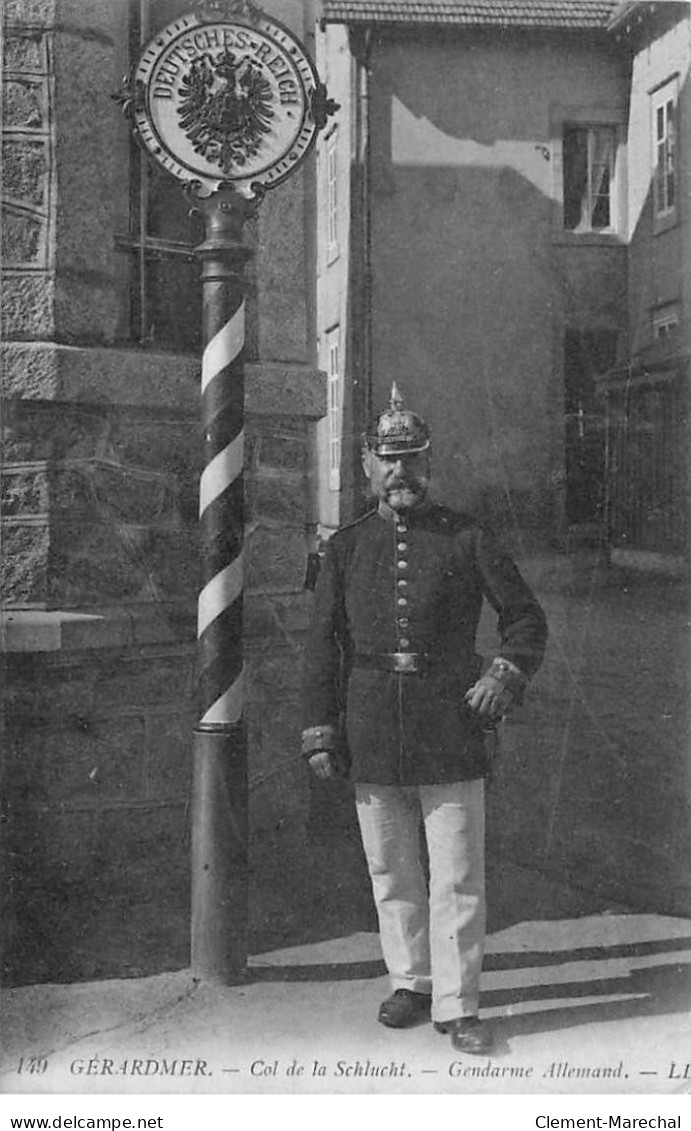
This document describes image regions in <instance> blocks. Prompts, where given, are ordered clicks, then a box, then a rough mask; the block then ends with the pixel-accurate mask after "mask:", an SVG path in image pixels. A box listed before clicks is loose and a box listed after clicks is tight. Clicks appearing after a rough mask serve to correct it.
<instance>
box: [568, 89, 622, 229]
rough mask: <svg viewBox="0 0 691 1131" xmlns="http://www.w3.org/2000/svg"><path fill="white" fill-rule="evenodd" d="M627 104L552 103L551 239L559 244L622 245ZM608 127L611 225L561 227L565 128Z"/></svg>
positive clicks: (591, 128) (594, 128)
mask: <svg viewBox="0 0 691 1131" xmlns="http://www.w3.org/2000/svg"><path fill="white" fill-rule="evenodd" d="M626 113H627V111H626V106H625V105H623V104H622V105H598V106H587V105H575V106H571V105H568V106H567V105H561V104H559V105H552V106H551V107H550V137H551V151H550V154H549V156H550V158H551V164H552V197H553V200H554V202H555V205H556V207H555V209H554V226H553V242H554V243H558V244H559V243H561V244H566V245H568V244H580V245H587V244H623V243H624V242H625V240H626V231H627V214H626V131H625V128H624V127H625V123H626ZM568 126H571V127H573V128H575V129H583V130H596V129H611V130H612V131H613V133H614V160H613V166H614V168H613V176H612V178H611V183H610V224H609V227H607V228H587V229H580V228H579V229H569V228H566V227H564V130H565V128H566V127H568Z"/></svg>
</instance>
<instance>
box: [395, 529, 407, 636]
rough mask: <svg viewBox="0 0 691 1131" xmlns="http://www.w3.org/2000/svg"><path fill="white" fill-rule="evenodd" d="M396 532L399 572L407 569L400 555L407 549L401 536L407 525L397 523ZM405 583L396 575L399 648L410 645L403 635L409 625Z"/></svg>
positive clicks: (405, 581) (403, 578) (405, 532)
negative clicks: (400, 633)
mask: <svg viewBox="0 0 691 1131" xmlns="http://www.w3.org/2000/svg"><path fill="white" fill-rule="evenodd" d="M396 533H397V534H398V535H399V536H401V537H399V540H398V541H397V542H396V551H397V553H398V554H399V555H400V556H399V557H398V561H397V563H396V565H397V569H398V571H399V573H400V572H403V571H405V570H407V568H408V563H407V561H406V560H405V558H404V557H403V556H402V555H403V554H405V552H406V550H407V549H408V543H407V542H406V541H405V538H404V537H403V536H404V535H405V534H407V533H408V527H407V526H406V525H405V523H403V522H399V523H397V525H396ZM407 585H408V581H407V579H406V578H405V577H397V579H396V586H397V589H398V594H399V595H398V597H397V599H396V603H397V605H398V611H399V614H403V615H399V617H398V627H399V629H402V630H403V636H401V637H399V641H398V646H399V648H400V649H401V650H405V649H406V648H409V647H410V640H409V639H408V637H407V636H406V635H405V633H406V631H407V629H408V628H409V627H410V620H409V619H408V617H407V616H405V613H406V612H407V609H408V599H407V597H406V596H405V590H406V588H407Z"/></svg>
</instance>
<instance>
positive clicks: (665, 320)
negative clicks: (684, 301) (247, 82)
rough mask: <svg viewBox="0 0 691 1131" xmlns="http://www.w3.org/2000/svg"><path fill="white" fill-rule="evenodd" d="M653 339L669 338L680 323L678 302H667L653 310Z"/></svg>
mask: <svg viewBox="0 0 691 1131" xmlns="http://www.w3.org/2000/svg"><path fill="white" fill-rule="evenodd" d="M652 325H653V339H654V340H655V341H658V339H660V338H667V337H669V335H670V334H673V333H674V332H675V330H676V329H677V326H678V325H679V307H678V305H677V303H676V302H668V303H665V305H664V306H658V307H657V309H655V310H653V312H652Z"/></svg>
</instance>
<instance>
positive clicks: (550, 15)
mask: <svg viewBox="0 0 691 1131" xmlns="http://www.w3.org/2000/svg"><path fill="white" fill-rule="evenodd" d="M618 6H619V3H618V0H322V10H323V18H324V19H325V20H326V21H327V22H328V23H406V24H409V23H415V24H460V25H472V26H476V27H491V26H501V27H506V26H513V27H525V28H574V29H589V28H593V29H594V28H606V26H607V23H608V21H609V20H610V18H611V16H612V15H613V13H614V11H615V9H616V8H617V7H618Z"/></svg>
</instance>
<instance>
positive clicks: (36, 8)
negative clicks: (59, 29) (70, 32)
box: [5, 0, 57, 27]
mask: <svg viewBox="0 0 691 1131" xmlns="http://www.w3.org/2000/svg"><path fill="white" fill-rule="evenodd" d="M56 2H57V0H6V3H5V22H6V24H7V25H8V27H13V26H17V25H19V26H20V27H50V26H51V24H52V23H53V22H54V20H55V5H56Z"/></svg>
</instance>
